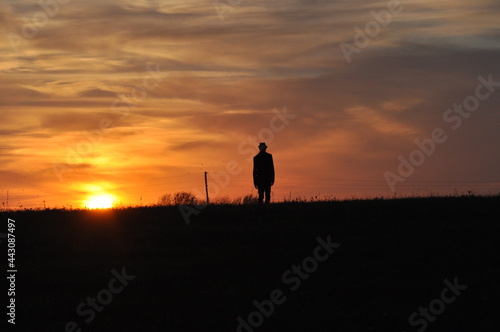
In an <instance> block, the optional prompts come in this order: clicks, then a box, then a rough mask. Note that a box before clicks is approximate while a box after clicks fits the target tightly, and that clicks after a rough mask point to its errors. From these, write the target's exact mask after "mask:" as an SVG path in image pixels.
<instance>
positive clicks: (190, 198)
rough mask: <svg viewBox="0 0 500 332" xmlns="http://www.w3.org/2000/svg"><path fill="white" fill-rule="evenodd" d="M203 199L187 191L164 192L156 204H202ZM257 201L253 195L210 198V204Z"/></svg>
mask: <svg viewBox="0 0 500 332" xmlns="http://www.w3.org/2000/svg"><path fill="white" fill-rule="evenodd" d="M204 203H205V200H200V199H198V198H197V197H196V196H195V195H194V194H193V193H190V192H187V191H180V192H176V193H175V194H164V195H162V196H160V197H159V198H158V205H160V206H172V205H197V204H204ZM255 203H257V197H256V196H253V195H251V194H250V195H246V196H243V197H241V196H240V197H236V198H234V199H230V198H229V196H218V197H215V198H210V204H217V205H222V204H234V205H239V204H255Z"/></svg>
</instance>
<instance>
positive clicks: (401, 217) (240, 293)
mask: <svg viewBox="0 0 500 332" xmlns="http://www.w3.org/2000/svg"><path fill="white" fill-rule="evenodd" d="M499 216H500V197H498V196H496V197H452V198H421V199H419V198H412V199H398V200H367V201H342V202H328V203H320V202H318V203H286V204H275V205H271V206H269V207H267V208H260V207H259V206H255V205H246V206H245V205H242V206H210V207H208V208H206V209H205V210H203V211H201V212H200V214H199V215H198V216H196V217H193V218H192V220H191V224H189V225H186V223H185V222H184V220H183V219H182V217H181V214H180V212H179V209H178V208H176V207H163V208H135V209H126V210H114V211H40V212H34V211H24V212H8V213H1V214H0V217H1V220H2V224H1V225H2V226H1V227H2V228H1V229H0V233H7V229H6V228H7V226H6V224H7V218H12V219H14V220H15V221H16V225H17V226H16V230H15V235H16V267H17V269H18V274H17V279H16V320H15V322H16V325H15V330H18V331H73V330H74V331H79V330H78V328H81V331H243V332H249V331H384V332H387V331H388V332H391V331H398V332H400V331H417V330H420V331H424V330H426V331H492V332H493V331H500V324H499V323H500V319H499V318H498V317H499V308H500V292H499V291H500V265H499V254H500V241H499V234H500V232H499V231H500V224H499ZM318 238H319V239H320V240H318ZM0 240H2V243H1V244H0V247H1V250H2V257H4V258H3V261H4V262H3V263H2V270H3V272H2V275H5V271H6V270H7V267H6V263H7V245H6V244H7V243H6V239H5V238H1V239H0ZM321 241H323V242H325V243H327V242H331V243H333V244H331V245H327V244H325V243H323V245H321V244H320V242H321ZM338 244H340V246H339V245H338ZM294 265H295V266H296V267H293V266H294ZM113 270H114V272H112V271H113ZM2 279H3V280H4V281H5V277H4V278H2ZM445 280H446V281H445ZM2 287H3V288H2V289H1V293H2V294H6V293H7V289H8V285H7V284H2ZM93 298H96V299H95V300H93ZM2 301H3V302H2V308H4V309H2V310H4V311H5V313H2V317H3V318H2V319H3V322H2V323H3V324H4V323H6V321H7V319H8V318H9V317H8V316H7V315H6V312H7V309H6V306H7V302H6V298H5V297H4V296H2ZM87 301H90V302H87ZM92 301H95V302H94V303H93V302H92ZM272 301H274V302H272ZM429 306H430V309H427V308H429ZM258 307H260V311H259V309H258ZM419 308H420V309H419ZM414 312H415V314H413V313H414ZM411 315H413V316H412V322H413V323H412V324H413V325H414V326H411V325H410V323H409V317H410V316H411ZM267 316H268V317H267ZM238 317H241V319H240V321H238V320H237V319H238ZM241 322H243V323H241ZM4 325H10V324H4ZM77 326H78V327H77Z"/></svg>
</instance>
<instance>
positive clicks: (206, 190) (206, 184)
mask: <svg viewBox="0 0 500 332" xmlns="http://www.w3.org/2000/svg"><path fill="white" fill-rule="evenodd" d="M205 193H206V194H207V205H209V204H210V201H209V200H208V181H207V172H206V171H205Z"/></svg>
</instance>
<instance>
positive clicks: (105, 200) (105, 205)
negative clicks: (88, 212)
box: [85, 194, 115, 209]
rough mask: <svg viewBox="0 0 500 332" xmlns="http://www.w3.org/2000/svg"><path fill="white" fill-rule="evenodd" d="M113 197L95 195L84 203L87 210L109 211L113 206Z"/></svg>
mask: <svg viewBox="0 0 500 332" xmlns="http://www.w3.org/2000/svg"><path fill="white" fill-rule="evenodd" d="M114 203H115V197H114V196H113V195H110V194H97V195H93V196H90V197H89V198H88V199H87V201H86V202H85V206H86V207H87V208H89V209H109V208H112V207H113V206H114Z"/></svg>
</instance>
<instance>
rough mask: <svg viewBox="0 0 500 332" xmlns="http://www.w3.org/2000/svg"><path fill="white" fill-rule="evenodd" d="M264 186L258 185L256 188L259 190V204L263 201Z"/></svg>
mask: <svg viewBox="0 0 500 332" xmlns="http://www.w3.org/2000/svg"><path fill="white" fill-rule="evenodd" d="M264 189H265V187H264V186H262V185H261V186H258V187H257V190H258V192H259V204H262V203H263V202H264Z"/></svg>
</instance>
